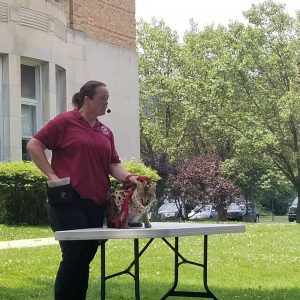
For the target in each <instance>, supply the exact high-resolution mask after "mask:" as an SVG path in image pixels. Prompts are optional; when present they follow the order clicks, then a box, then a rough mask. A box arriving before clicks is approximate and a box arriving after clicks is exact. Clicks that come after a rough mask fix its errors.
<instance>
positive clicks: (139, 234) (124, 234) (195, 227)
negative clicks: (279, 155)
mask: <svg viewBox="0 0 300 300" xmlns="http://www.w3.org/2000/svg"><path fill="white" fill-rule="evenodd" d="M151 224H152V227H151V228H143V227H140V228H136V227H135V228H127V229H116V228H106V227H104V228H87V229H75V230H64V231H56V232H55V239H56V240H102V239H140V238H162V237H180V236H196V235H210V234H225V233H240V232H245V231H246V227H245V225H244V224H220V223H218V224H212V223H205V224H199V223H184V222H182V223H180V222H179V223H175V222H173V223H171V222H151Z"/></svg>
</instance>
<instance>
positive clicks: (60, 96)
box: [55, 66, 67, 115]
mask: <svg viewBox="0 0 300 300" xmlns="http://www.w3.org/2000/svg"><path fill="white" fill-rule="evenodd" d="M55 77H56V114H57V115H58V114H60V113H61V112H63V111H66V110H67V102H66V98H67V96H66V70H64V69H63V68H61V67H59V66H56V67H55Z"/></svg>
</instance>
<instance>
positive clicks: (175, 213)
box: [158, 203, 181, 218]
mask: <svg viewBox="0 0 300 300" xmlns="http://www.w3.org/2000/svg"><path fill="white" fill-rule="evenodd" d="M158 216H159V217H161V218H180V217H181V214H180V211H179V209H178V207H177V205H176V203H164V204H163V205H162V206H161V207H160V208H159V209H158Z"/></svg>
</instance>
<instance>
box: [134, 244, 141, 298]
mask: <svg viewBox="0 0 300 300" xmlns="http://www.w3.org/2000/svg"><path fill="white" fill-rule="evenodd" d="M139 260H140V255H139V240H138V239H134V283H135V299H136V300H140V263H139Z"/></svg>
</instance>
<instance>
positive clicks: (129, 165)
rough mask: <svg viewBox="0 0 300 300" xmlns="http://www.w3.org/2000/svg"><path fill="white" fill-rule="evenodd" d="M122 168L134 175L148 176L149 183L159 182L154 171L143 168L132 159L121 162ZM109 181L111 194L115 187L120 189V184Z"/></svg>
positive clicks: (142, 165) (115, 181)
mask: <svg viewBox="0 0 300 300" xmlns="http://www.w3.org/2000/svg"><path fill="white" fill-rule="evenodd" d="M122 166H123V167H124V168H125V169H127V170H128V171H129V172H130V173H132V174H134V175H144V176H148V177H150V178H151V181H154V182H157V181H158V180H160V176H159V175H158V174H157V172H156V171H155V170H153V169H151V168H150V167H147V166H145V165H144V164H143V163H140V162H137V161H136V160H134V159H132V160H130V161H126V162H122ZM110 181H111V193H113V192H114V191H115V190H116V188H117V187H120V186H121V185H122V183H120V182H118V181H117V180H116V179H114V178H111V179H110Z"/></svg>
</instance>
